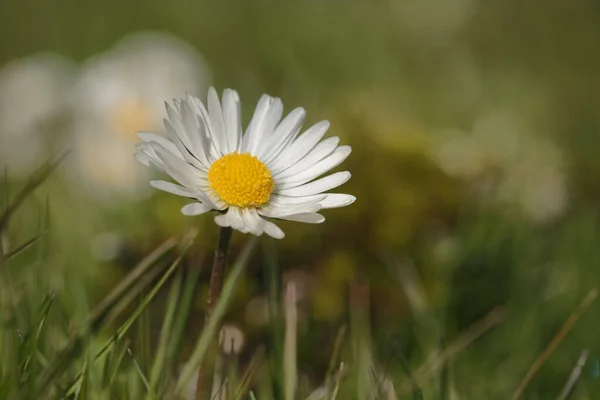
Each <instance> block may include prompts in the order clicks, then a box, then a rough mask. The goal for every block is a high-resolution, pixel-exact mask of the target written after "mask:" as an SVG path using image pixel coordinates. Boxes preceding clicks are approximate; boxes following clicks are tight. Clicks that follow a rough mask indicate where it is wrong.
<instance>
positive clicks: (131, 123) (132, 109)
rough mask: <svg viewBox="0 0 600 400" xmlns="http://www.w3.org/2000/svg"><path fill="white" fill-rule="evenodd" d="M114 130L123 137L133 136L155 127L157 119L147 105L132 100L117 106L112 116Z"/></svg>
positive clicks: (137, 100)
mask: <svg viewBox="0 0 600 400" xmlns="http://www.w3.org/2000/svg"><path fill="white" fill-rule="evenodd" d="M112 120H113V129H114V130H115V132H117V133H119V134H122V135H133V134H135V133H136V132H138V131H141V130H144V129H151V128H153V127H154V125H155V117H154V115H153V113H152V111H151V110H150V108H149V107H148V105H147V104H146V103H144V102H143V101H141V100H139V99H130V100H126V101H123V102H121V103H120V104H118V105H117V107H116V108H115V110H114V114H113V116H112Z"/></svg>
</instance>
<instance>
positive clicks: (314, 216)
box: [280, 213, 325, 224]
mask: <svg viewBox="0 0 600 400" xmlns="http://www.w3.org/2000/svg"><path fill="white" fill-rule="evenodd" d="M280 219H285V220H287V221H296V222H304V223H306V224H320V223H322V222H323V221H325V217H324V216H322V215H321V214H318V213H302V214H293V215H287V216H285V217H281V218H280Z"/></svg>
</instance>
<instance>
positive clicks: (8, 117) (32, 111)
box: [0, 54, 73, 177]
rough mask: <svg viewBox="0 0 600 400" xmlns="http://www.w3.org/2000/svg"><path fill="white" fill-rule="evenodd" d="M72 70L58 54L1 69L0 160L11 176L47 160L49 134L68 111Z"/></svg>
mask: <svg viewBox="0 0 600 400" xmlns="http://www.w3.org/2000/svg"><path fill="white" fill-rule="evenodd" d="M72 72H73V70H72V65H71V64H70V63H69V62H68V61H67V60H66V59H64V58H62V57H60V56H58V55H54V54H37V55H33V56H31V57H28V58H24V59H20V60H16V61H12V62H10V63H8V64H7V65H6V66H4V67H3V68H2V70H0V160H2V161H1V162H2V164H3V165H2V168H3V167H4V164H6V165H7V166H8V168H9V174H10V175H11V176H14V177H23V176H25V175H27V174H29V173H30V172H32V171H33V170H34V169H36V168H37V167H38V166H39V165H40V164H41V163H42V162H43V161H45V158H46V156H47V154H46V152H47V151H48V149H49V147H48V146H46V142H49V140H48V139H49V138H48V137H45V136H49V135H46V134H50V133H55V132H53V129H52V126H51V122H52V120H53V119H54V118H56V117H57V116H59V115H60V114H61V113H62V112H64V111H65V106H66V99H67V90H68V89H69V87H70V79H71V76H72ZM49 125H50V126H49ZM54 137H55V136H53V138H54Z"/></svg>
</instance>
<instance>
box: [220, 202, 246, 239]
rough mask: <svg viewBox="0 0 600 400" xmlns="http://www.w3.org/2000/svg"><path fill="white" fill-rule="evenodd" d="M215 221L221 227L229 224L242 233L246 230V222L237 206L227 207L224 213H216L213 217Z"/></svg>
mask: <svg viewBox="0 0 600 400" xmlns="http://www.w3.org/2000/svg"><path fill="white" fill-rule="evenodd" d="M215 222H216V223H217V225H219V226H222V227H226V226H230V227H232V228H233V229H235V230H237V231H240V232H243V233H246V232H248V230H247V228H246V224H245V223H244V220H243V219H242V214H241V213H240V209H239V208H237V207H229V209H228V210H227V213H226V214H223V215H217V216H216V217H215Z"/></svg>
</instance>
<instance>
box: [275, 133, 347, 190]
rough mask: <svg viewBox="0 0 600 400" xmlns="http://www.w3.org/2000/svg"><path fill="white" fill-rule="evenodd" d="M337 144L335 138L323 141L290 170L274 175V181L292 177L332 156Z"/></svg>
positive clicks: (337, 140) (338, 139) (337, 141)
mask: <svg viewBox="0 0 600 400" xmlns="http://www.w3.org/2000/svg"><path fill="white" fill-rule="evenodd" d="M339 142H340V138H338V137H337V136H334V137H330V138H327V139H325V140H323V141H322V142H321V143H319V144H318V145H316V146H315V147H314V148H313V149H312V150H311V151H310V152H309V153H308V154H307V155H306V156H305V157H304V158H303V159H302V160H300V161H298V162H297V163H296V164H295V165H292V166H291V167H290V168H288V169H285V170H284V171H282V172H281V173H279V174H275V176H274V177H275V179H276V180H277V179H282V178H286V177H289V176H293V175H296V174H298V173H300V172H302V171H304V170H306V169H307V168H310V167H312V166H313V165H314V164H316V163H317V162H319V161H321V160H322V159H323V158H325V157H327V156H328V155H330V154H332V153H333V152H334V151H335V148H336V147H337V145H338V143H339Z"/></svg>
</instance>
